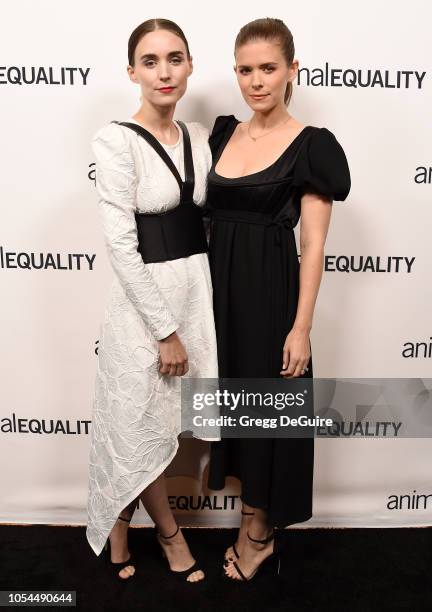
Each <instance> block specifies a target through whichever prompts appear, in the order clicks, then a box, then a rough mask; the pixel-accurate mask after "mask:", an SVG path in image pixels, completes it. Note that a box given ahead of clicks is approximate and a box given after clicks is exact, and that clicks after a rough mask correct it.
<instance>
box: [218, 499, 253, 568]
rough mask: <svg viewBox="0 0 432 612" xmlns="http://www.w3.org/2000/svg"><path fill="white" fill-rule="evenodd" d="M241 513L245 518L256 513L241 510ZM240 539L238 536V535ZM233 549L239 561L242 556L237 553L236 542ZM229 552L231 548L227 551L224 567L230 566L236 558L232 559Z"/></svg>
mask: <svg viewBox="0 0 432 612" xmlns="http://www.w3.org/2000/svg"><path fill="white" fill-rule="evenodd" d="M241 513H242V515H243V516H254V515H255V512H244V511H243V510H241ZM239 533H240V529H239ZM237 538H238V535H237ZM230 548H232V549H233V553H234V555H235V557H236V559H238V558H239V557H240V555H239V554H238V552H237V549H236V546H235V542H234V543H233V544H231V547H230ZM228 551H229V548H227V549H226V551H225V559H224V565H228V563H231V562H232V561H234V557H230V556H228Z"/></svg>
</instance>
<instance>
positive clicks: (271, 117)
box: [249, 105, 290, 130]
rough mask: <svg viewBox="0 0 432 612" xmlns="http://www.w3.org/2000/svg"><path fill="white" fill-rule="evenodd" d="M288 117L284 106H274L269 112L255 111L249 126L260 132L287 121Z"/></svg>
mask: <svg viewBox="0 0 432 612" xmlns="http://www.w3.org/2000/svg"><path fill="white" fill-rule="evenodd" d="M289 117H290V114H289V113H288V111H287V109H286V106H285V105H283V106H274V107H273V108H272V109H270V110H269V111H263V112H261V111H255V112H254V114H253V115H252V118H251V119H250V121H249V124H250V125H252V126H254V127H256V128H259V129H262V130H269V129H271V128H272V127H274V126H275V125H278V124H279V123H282V122H283V121H287V120H288V118H289Z"/></svg>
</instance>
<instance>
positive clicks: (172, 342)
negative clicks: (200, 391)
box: [159, 332, 189, 376]
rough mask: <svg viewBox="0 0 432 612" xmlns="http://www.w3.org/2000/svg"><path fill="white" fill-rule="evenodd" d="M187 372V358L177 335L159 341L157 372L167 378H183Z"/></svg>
mask: <svg viewBox="0 0 432 612" xmlns="http://www.w3.org/2000/svg"><path fill="white" fill-rule="evenodd" d="M188 370H189V364H188V356H187V353H186V350H185V348H184V346H183V344H182V342H181V340H180V338H179V337H178V335H177V333H176V332H173V333H172V334H171V335H170V336H168V337H167V338H164V339H163V340H159V372H160V373H161V374H168V376H183V374H186V372H187V371H188Z"/></svg>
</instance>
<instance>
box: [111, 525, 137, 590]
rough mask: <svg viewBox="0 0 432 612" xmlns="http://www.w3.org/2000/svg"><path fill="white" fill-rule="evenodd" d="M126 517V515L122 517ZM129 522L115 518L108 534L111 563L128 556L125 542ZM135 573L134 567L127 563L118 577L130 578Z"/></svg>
mask: <svg viewBox="0 0 432 612" xmlns="http://www.w3.org/2000/svg"><path fill="white" fill-rule="evenodd" d="M124 518H126V517H124ZM128 527H129V523H127V522H126V521H122V520H121V519H117V521H116V522H115V524H114V527H113V528H112V530H111V533H110V535H109V539H110V548H111V561H112V562H113V563H121V562H123V561H127V560H128V559H129V557H130V553H129V550H128V544H127V532H128ZM134 574H135V567H134V566H133V565H127V566H126V567H124V568H122V569H121V570H120V571H119V576H120V578H123V579H124V580H126V579H128V578H130V577H131V576H133V575H134Z"/></svg>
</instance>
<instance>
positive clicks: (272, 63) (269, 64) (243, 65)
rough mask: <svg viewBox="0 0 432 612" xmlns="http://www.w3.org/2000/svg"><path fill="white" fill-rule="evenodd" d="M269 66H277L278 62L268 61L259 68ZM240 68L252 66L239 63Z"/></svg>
mask: <svg viewBox="0 0 432 612" xmlns="http://www.w3.org/2000/svg"><path fill="white" fill-rule="evenodd" d="M268 66H277V62H266V63H265V64H260V65H259V66H258V68H267V67H268ZM238 67H239V68H250V66H247V65H246V64H239V66H238Z"/></svg>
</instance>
